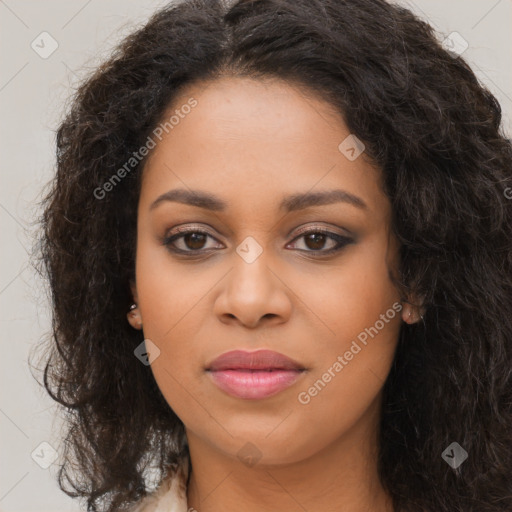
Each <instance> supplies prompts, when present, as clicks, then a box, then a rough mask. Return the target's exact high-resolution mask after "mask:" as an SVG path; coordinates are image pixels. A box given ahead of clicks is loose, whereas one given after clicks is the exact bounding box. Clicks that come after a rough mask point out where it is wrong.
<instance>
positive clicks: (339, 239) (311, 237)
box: [292, 228, 354, 256]
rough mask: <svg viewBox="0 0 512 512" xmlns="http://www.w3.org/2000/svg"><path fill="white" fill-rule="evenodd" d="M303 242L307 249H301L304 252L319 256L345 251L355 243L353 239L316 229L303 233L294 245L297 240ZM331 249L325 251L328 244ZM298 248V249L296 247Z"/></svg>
mask: <svg viewBox="0 0 512 512" xmlns="http://www.w3.org/2000/svg"><path fill="white" fill-rule="evenodd" d="M301 239H302V240H303V241H304V244H303V245H304V246H305V247H306V249H300V248H299V250H300V251H302V252H309V253H315V252H316V253H318V254H319V256H323V255H326V254H331V253H334V252H337V251H340V250H341V249H343V248H344V247H345V246H346V245H348V244H351V243H353V242H354V240H353V239H352V238H349V237H347V236H342V235H338V234H337V233H332V232H330V231H327V230H324V229H320V228H314V229H310V230H309V231H305V232H302V233H301V234H300V235H299V236H298V237H296V238H295V240H294V241H293V242H292V245H294V244H295V243H296V242H295V241H296V240H301ZM329 242H330V247H328V248H327V249H325V246H326V244H329ZM295 248H296V247H295Z"/></svg>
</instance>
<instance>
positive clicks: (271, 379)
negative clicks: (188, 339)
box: [208, 370, 304, 400]
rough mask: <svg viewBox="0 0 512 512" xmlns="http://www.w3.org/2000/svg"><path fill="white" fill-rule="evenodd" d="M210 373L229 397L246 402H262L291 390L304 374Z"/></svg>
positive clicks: (262, 372)
mask: <svg viewBox="0 0 512 512" xmlns="http://www.w3.org/2000/svg"><path fill="white" fill-rule="evenodd" d="M208 373H209V374H210V375H211V376H212V379H213V382H214V383H215V384H216V385H217V387H219V388H220V389H221V390H222V391H224V392H226V393H228V394H229V395H231V396H235V397H237V398H244V399H246V400H261V399H262V398H267V397H269V396H272V395H276V394H277V393H280V392H281V391H283V390H285V389H286V388H289V387H290V386H292V385H293V384H294V383H295V382H296V381H297V379H298V378H299V377H300V376H301V375H302V373H304V372H303V371H300V370H274V371H263V370H262V371H249V370H246V371H244V370H222V371H214V372H212V371H209V372H208Z"/></svg>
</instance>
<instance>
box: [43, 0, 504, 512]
mask: <svg viewBox="0 0 512 512" xmlns="http://www.w3.org/2000/svg"><path fill="white" fill-rule="evenodd" d="M221 75H233V76H247V77H253V78H263V77H274V78H279V79H283V80H286V81H288V82H289V83H293V84H298V85H300V86H302V87H304V88H307V89H308V90H310V91H312V92H313V93H314V94H316V95H317V96H318V97H321V98H322V99H324V100H326V101H328V102H329V103H330V104H331V105H332V106H333V107H334V108H336V109H337V110H338V111H339V112H340V113H341V114H342V115H343V118H344V120H345V122H346V124H347V126H348V127H349V128H350V131H351V133H353V134H356V135H357V137H358V138H359V139H361V140H362V141H363V142H364V144H365V146H366V154H367V155H368V156H369V157H371V158H372V159H373V160H374V161H375V162H376V163H377V164H378V166H379V167H380V168H381V169H382V175H383V182H384V188H385V192H386V194H387V195H388V197H389V199H390V201H391V204H392V211H393V230H394V232H395V234H396V236H397V237H398V240H399V241H400V243H401V268H400V279H401V282H402V284H403V286H404V287H407V288H408V289H409V290H411V291H414V292H415V293H417V294H418V296H421V297H423V299H424V303H423V304H424V306H425V310H426V313H425V316H424V320H423V321H422V322H420V323H419V324H416V325H413V326H408V325H404V326H403V327H402V329H401V332H400V339H399V344H398V348H397V351H396V357H395V360H394V363H393V366H392V369H391V371H390V374H389V376H388V379H387V381H386V383H385V388H384V402H383V412H382V419H381V428H380V454H379V460H378V466H379V472H380V478H381V480H382V483H383V485H384V486H385V488H386V489H387V490H388V491H389V493H390V494H391V495H392V497H393V501H394V506H395V510H396V511H397V512H399V511H404V510H414V511H428V512H456V511H459V512H498V511H510V510H512V314H511V312H512V272H511V270H512V269H511V265H512V250H511V244H512V200H511V199H510V197H511V196H512V188H510V187H512V146H511V142H510V140H508V139H507V138H506V137H505V135H504V134H503V132H502V131H501V130H502V129H501V126H500V123H501V109H500V106H499V104H498V102H497V100H496V99H495V97H494V96H493V95H492V94H491V93H490V92H489V91H488V90H487V89H486V88H485V87H484V86H483V85H482V84H480V83H479V82H478V80H477V78H476V77H475V75H474V73H473V72H472V70H471V69H470V67H469V66H468V65H467V64H466V62H465V61H464V59H463V58H462V57H458V58H457V57H456V56H455V55H452V54H450V53H448V52H447V51H445V50H444V49H443V47H442V45H441V44H440V42H439V40H438V38H437V37H436V35H435V34H434V31H433V29H432V27H431V26H430V25H429V24H428V23H426V22H424V21H421V20H420V19H418V18H417V17H415V16H414V15H413V14H412V13H411V12H410V11H409V10H407V9H405V8H402V7H399V6H396V5H393V4H390V3H387V2H385V1H384V0H239V1H232V2H222V1H220V0H189V1H182V2H180V3H174V2H173V3H172V4H170V5H169V6H167V7H165V8H163V9H162V10H160V11H159V12H157V13H156V14H154V16H153V17H152V18H151V19H150V20H149V22H148V23H147V24H146V25H145V26H143V27H142V28H140V29H139V30H137V31H136V32H134V33H132V34H131V35H129V36H128V37H127V38H126V39H125V40H124V41H123V42H122V43H121V44H120V45H119V46H118V47H117V48H116V50H115V51H114V52H113V54H112V56H111V58H110V59H109V60H108V61H107V62H105V63H104V64H102V65H101V66H100V67H99V68H98V69H96V71H95V72H94V73H93V74H92V75H91V76H90V77H89V78H88V79H87V80H85V81H84V82H83V83H82V84H81V85H80V87H79V89H78V90H77V92H76V94H75V96H74V98H73V103H72V105H71V108H70V109H69V112H67V114H66V118H65V120H64V121H63V122H62V124H61V125H60V126H59V128H58V131H57V171H56V176H55V179H54V180H53V182H52V183H51V184H50V190H49V191H48V192H47V193H46V195H45V197H44V200H43V206H44V213H43V215H42V217H41V237H40V243H39V247H38V251H39V253H38V260H37V263H38V266H39V267H40V271H41V272H43V273H44V275H45V276H46V278H47V279H48V281H49V286H50V291H51V299H52V305H53V326H52V334H51V336H50V337H49V345H48V349H47V357H46V365H45V371H44V385H45V386H46V388H47V390H48V392H49V393H50V395H51V396H52V397H53V398H54V399H55V400H56V401H57V402H59V403H60V404H62V406H63V408H64V411H65V412H66V419H67V435H66V443H65V448H66V451H65V462H64V464H63V466H62V468H61V470H60V473H59V483H60V485H61V488H62V489H63V490H64V491H65V492H67V493H68V494H70V495H71V496H78V497H82V498H86V499H87V505H88V510H90V511H97V510H108V511H109V512H114V511H118V510H127V509H128V507H129V506H130V504H133V503H134V502H136V501H138V500H140V499H141V497H142V496H143V495H144V494H145V493H146V492H147V490H148V488H149V487H151V486H154V485H156V484H157V483H158V482H159V481H160V480H161V478H163V477H164V476H165V475H166V474H168V473H169V472H172V471H174V470H175V469H176V465H177V464H178V461H179V457H180V456H182V455H183V454H186V453H187V445H186V441H185V439H184V428H183V424H182V422H181V421H180V420H179V418H178V417H177V416H176V415H175V413H174V412H173V411H172V409H171V408H170V407H169V405H168V404H167V403H166V401H165V399H164V398H163V396H162V394H161V392H160V390H159V389H158V386H157V384H156V382H155V380H154V378H153V375H152V372H151V369H150V367H148V366H145V365H143V364H141V362H140V361H139V360H138V359H137V358H136V357H135V356H134V349H135V347H137V346H138V345H139V344H140V343H141V342H142V340H143V335H142V333H141V332H140V331H135V330H134V329H132V328H131V327H130V326H129V325H128V323H127V321H126V312H127V310H128V308H129V306H130V303H131V294H130V289H129V286H128V283H129V280H130V279H132V278H133V277H134V261H135V247H136V216H137V213H136V212H137V203H138V197H139V187H140V183H139V177H140V174H141V172H142V169H143V166H144V162H145V160H144V159H142V160H141V161H140V162H138V163H137V165H134V166H133V169H131V170H130V172H126V173H124V174H123V179H122V180H118V181H116V183H115V186H113V187H111V188H112V190H110V191H109V192H108V193H106V194H102V196H103V197H98V195H99V194H98V193H95V190H98V189H99V188H100V189H102V190H106V188H105V184H106V183H107V182H108V181H109V180H111V179H112V176H113V175H114V174H116V172H117V171H118V170H119V169H120V168H121V167H122V166H123V165H124V164H125V163H126V162H127V161H129V159H130V158H131V157H133V153H134V152H137V151H138V149H139V148H140V147H141V146H143V145H144V143H145V142H146V140H147V137H148V136H149V135H151V133H152V131H153V130H154V128H155V126H157V124H158V122H159V121H160V120H161V119H162V116H163V115H164V113H165V112H166V110H167V108H168V106H169V105H170V104H171V102H172V101H173V98H175V97H176V94H177V92H178V91H179V90H181V88H183V87H185V86H187V85H190V84H192V83H194V82H196V81H198V80H206V81H207V80H214V79H215V78H216V77H219V76H221ZM452 442H457V443H459V444H460V445H461V446H462V447H463V448H464V449H465V450H466V451H467V452H468V458H467V460H466V461H465V462H464V463H463V464H462V465H461V466H460V467H458V468H457V469H453V468H452V467H450V466H449V465H448V464H446V462H445V461H444V460H443V458H442V457H441V454H442V452H443V450H445V448H446V447H447V446H449V445H450V444H451V443H452ZM150 466H154V467H156V468H157V477H156V479H155V480H154V481H152V483H150V479H149V473H148V471H147V469H148V468H149V467H150Z"/></svg>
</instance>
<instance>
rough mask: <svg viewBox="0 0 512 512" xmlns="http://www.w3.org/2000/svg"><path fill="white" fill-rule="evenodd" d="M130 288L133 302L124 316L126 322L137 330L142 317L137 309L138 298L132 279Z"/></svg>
mask: <svg viewBox="0 0 512 512" xmlns="http://www.w3.org/2000/svg"><path fill="white" fill-rule="evenodd" d="M130 289H131V291H132V297H133V300H134V303H133V304H132V305H131V306H130V310H129V311H128V313H127V314H126V318H127V320H128V323H129V324H130V325H131V326H132V327H133V328H134V329H137V330H140V329H142V317H141V314H140V309H139V306H138V304H139V298H138V296H137V287H136V285H135V282H134V281H133V280H130Z"/></svg>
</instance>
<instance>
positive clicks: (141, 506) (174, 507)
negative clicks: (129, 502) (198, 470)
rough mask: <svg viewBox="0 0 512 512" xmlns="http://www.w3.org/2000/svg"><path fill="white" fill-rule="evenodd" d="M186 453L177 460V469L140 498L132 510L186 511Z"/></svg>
mask: <svg viewBox="0 0 512 512" xmlns="http://www.w3.org/2000/svg"><path fill="white" fill-rule="evenodd" d="M189 468H190V461H189V457H188V455H187V456H186V457H183V458H182V459H180V461H179V465H178V469H177V470H176V471H175V472H174V473H172V474H170V475H169V476H167V477H166V478H164V480H162V482H161V483H160V485H159V486H158V487H157V488H156V489H155V490H154V491H153V492H152V493H150V494H148V495H147V496H145V497H144V498H142V500H141V501H139V503H137V505H136V507H135V508H134V509H132V512H187V511H188V505H187V481H188V477H189Z"/></svg>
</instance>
